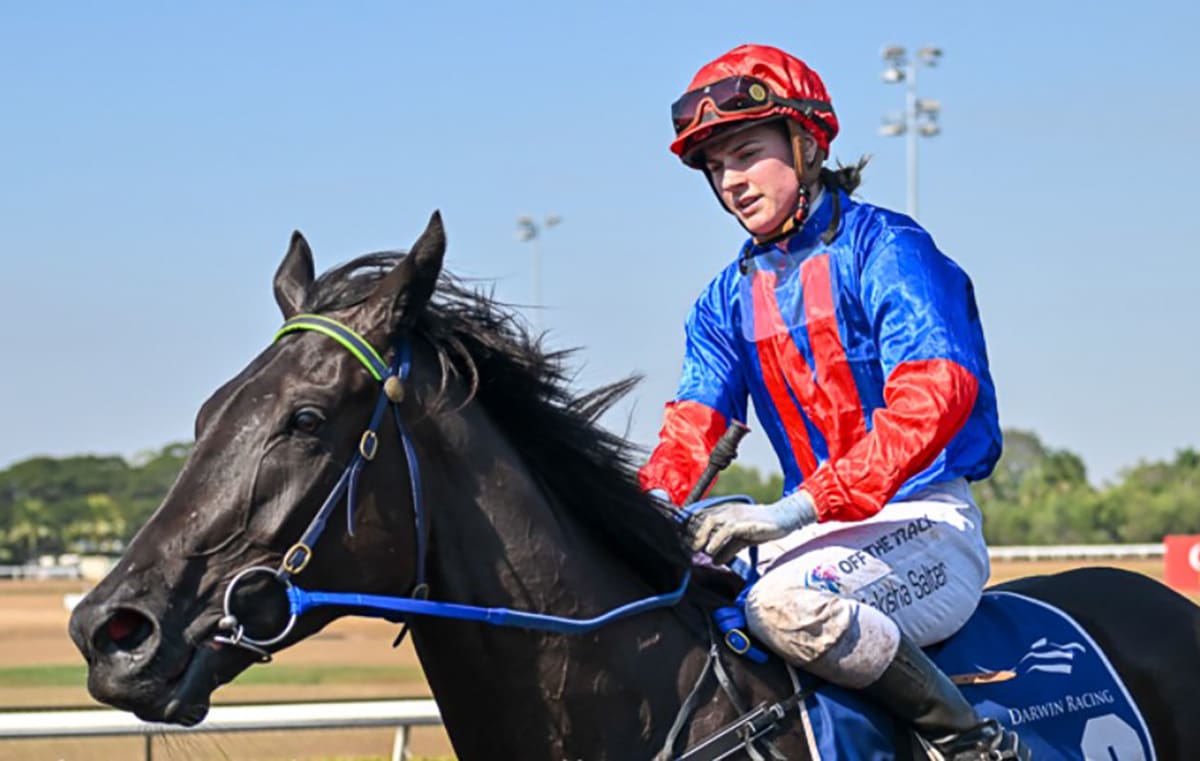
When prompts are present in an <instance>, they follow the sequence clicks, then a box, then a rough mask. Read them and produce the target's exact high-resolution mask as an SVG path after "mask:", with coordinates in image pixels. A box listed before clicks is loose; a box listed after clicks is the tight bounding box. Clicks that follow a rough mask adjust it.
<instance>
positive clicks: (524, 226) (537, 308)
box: [517, 214, 562, 329]
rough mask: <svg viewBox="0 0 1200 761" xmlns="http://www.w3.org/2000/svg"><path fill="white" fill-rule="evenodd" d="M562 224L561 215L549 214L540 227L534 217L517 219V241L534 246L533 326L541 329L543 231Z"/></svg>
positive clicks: (526, 216) (525, 216) (527, 216)
mask: <svg viewBox="0 0 1200 761" xmlns="http://www.w3.org/2000/svg"><path fill="white" fill-rule="evenodd" d="M561 223H562V216H561V215H559V214H547V215H546V218H545V219H544V220H543V221H542V224H541V225H539V224H538V223H537V222H536V221H535V220H534V218H533V217H531V216H529V215H524V216H520V217H517V240H519V241H522V242H526V241H528V242H530V243H532V244H533V324H534V326H535V327H537V328H539V329H540V328H541V323H542V314H541V313H542V247H541V238H542V230H547V229H549V228H551V227H554V226H555V225H558V224H561Z"/></svg>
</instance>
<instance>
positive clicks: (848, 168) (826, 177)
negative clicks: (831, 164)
mask: <svg viewBox="0 0 1200 761" xmlns="http://www.w3.org/2000/svg"><path fill="white" fill-rule="evenodd" d="M870 160H871V157H870V156H863V157H861V158H859V160H858V161H856V162H854V163H853V164H850V165H846V164H843V163H842V162H840V161H839V162H838V163H837V169H829V168H828V167H821V184H822V185H824V186H825V187H827V188H829V189H830V190H844V191H846V193H848V194H849V193H853V192H854V191H855V189H856V188H858V186H859V185H860V184H862V170H863V169H865V168H866V166H867V162H869V161H870Z"/></svg>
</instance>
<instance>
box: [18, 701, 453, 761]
mask: <svg viewBox="0 0 1200 761" xmlns="http://www.w3.org/2000/svg"><path fill="white" fill-rule="evenodd" d="M441 723H442V717H441V715H440V714H439V713H438V709H437V704H436V703H434V701H433V700H428V699H423V700H422V699H410V700H361V701H348V702H333V703H279V704H275V705H245V706H234V705H231V706H215V707H213V709H212V710H211V711H209V713H208V717H207V718H206V719H205V720H204V722H203V723H201V724H198V725H196V726H194V727H181V726H178V725H175V724H157V723H153V722H146V721H142V720H141V719H138V718H137V717H135V716H133V715H132V714H128V713H125V712H123V711H115V710H112V709H107V708H99V709H84V710H68V711H2V712H0V740H12V739H19V738H24V739H30V738H48V737H121V736H137V735H141V736H142V737H144V738H145V743H144V749H145V759H146V761H151V759H152V755H151V754H152V750H153V738H154V737H155V736H161V735H167V734H186V733H193V734H194V733H201V732H254V731H267V730H281V729H348V728H355V727H359V728H367V727H395V728H396V739H395V742H394V743H393V745H392V761H402V759H404V758H407V757H408V751H407V746H408V731H409V729H410V728H411V727H414V726H433V725H439V724H441Z"/></svg>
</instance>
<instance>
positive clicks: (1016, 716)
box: [804, 592, 1155, 761]
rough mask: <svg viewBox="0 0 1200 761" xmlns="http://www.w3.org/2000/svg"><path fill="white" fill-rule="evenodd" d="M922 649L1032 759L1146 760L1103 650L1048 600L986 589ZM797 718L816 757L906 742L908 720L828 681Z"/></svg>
mask: <svg viewBox="0 0 1200 761" xmlns="http://www.w3.org/2000/svg"><path fill="white" fill-rule="evenodd" d="M927 652H929V654H930V655H931V656H932V657H933V659H934V661H936V662H937V664H938V665H939V666H941V667H942V669H943V670H944V671H945V672H946V673H947V674H950V675H951V676H952V677H955V681H956V682H960V686H961V688H962V691H963V694H964V695H966V697H967V699H968V700H969V701H971V703H972V704H973V705H974V706H975V708H976V710H978V711H979V714H980V715H981V716H983V717H985V718H994V719H997V720H999V721H1000V722H1001V723H1002V724H1004V725H1005V726H1008V727H1011V728H1013V729H1014V730H1015V731H1016V732H1017V733H1018V735H1019V736H1020V738H1021V741H1022V742H1023V743H1026V744H1028V745H1029V746H1030V749H1031V751H1032V753H1033V758H1034V759H1037V760H1038V761H1041V760H1042V759H1045V760H1046V761H1050V760H1051V759H1053V760H1054V761H1059V760H1061V761H1075V760H1077V759H1086V760H1087V761H1154V760H1155V755H1154V747H1153V745H1152V744H1151V742H1150V734H1149V732H1148V730H1147V729H1146V723H1145V720H1144V719H1143V718H1142V714H1141V712H1140V711H1139V710H1138V708H1137V706H1136V705H1134V703H1133V699H1132V698H1131V697H1130V695H1129V692H1128V691H1127V690H1126V689H1125V685H1124V684H1123V683H1122V682H1121V679H1120V677H1119V676H1117V673H1116V671H1114V670H1113V667H1112V665H1111V664H1110V663H1109V661H1108V658H1107V657H1105V655H1104V653H1103V652H1101V650H1100V648H1099V647H1098V646H1097V645H1096V643H1095V642H1094V641H1093V640H1092V638H1091V637H1090V636H1089V635H1088V634H1087V632H1085V631H1084V630H1083V629H1082V628H1081V627H1080V626H1079V625H1078V624H1077V623H1075V621H1074V619H1072V618H1070V617H1069V616H1067V615H1066V614H1065V613H1063V612H1062V611H1060V610H1058V609H1057V608H1055V607H1053V606H1050V605H1047V604H1046V603H1043V602H1041V601H1039V600H1034V599H1032V598H1029V597H1025V596H1022V595H1018V594H1014V593H1011V592H986V593H985V594H984V595H983V600H982V602H980V604H979V608H978V610H977V611H976V612H975V615H974V616H972V618H971V620H970V621H968V622H967V625H966V626H965V627H963V629H962V630H961V631H960V632H959V633H958V634H956V635H954V636H953V637H951V638H950V639H949V640H947V641H946V642H944V643H941V644H938V645H934V646H932V647H930V648H927ZM967 675H970V678H969V680H967V679H964V677H967ZM964 681H969V682H974V683H963V682H964ZM804 718H805V730H806V734H807V736H808V741H809V745H810V750H811V752H812V755H813V757H814V758H816V759H820V761H868V760H869V761H884V760H885V759H894V758H896V751H895V750H894V749H895V748H896V747H907V739H906V737H907V732H908V728H907V727H905V726H901V725H900V723H899V722H898V721H897V720H895V719H893V718H892V717H891V716H890V715H888V714H887V712H886V711H885V710H884V709H882V708H881V707H879V706H877V705H874V704H872V703H871V702H869V701H868V700H866V699H865V698H863V697H861V696H859V695H858V694H857V693H854V692H853V691H850V690H845V689H841V688H838V687H835V686H833V685H823V686H821V688H820V689H819V690H818V691H817V692H816V693H814V694H813V695H812V696H810V697H809V698H808V700H807V701H806V702H805V704H804ZM904 757H907V756H904Z"/></svg>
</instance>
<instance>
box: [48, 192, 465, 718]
mask: <svg viewBox="0 0 1200 761" xmlns="http://www.w3.org/2000/svg"><path fill="white" fill-rule="evenodd" d="M445 245H446V244H445V236H444V233H443V230H442V223H441V218H440V216H439V215H438V214H436V213H435V214H434V215H433V217H432V218H431V220H430V222H429V225H428V227H427V229H426V230H425V232H424V233H423V234H422V235H421V236H420V238H419V240H418V241H417V242H416V244H415V245H414V246H413V248H412V249H411V251H410V253H409V254H408V255H406V256H403V257H399V258H398V257H396V256H391V257H387V256H382V255H381V256H378V257H375V258H373V259H372V258H370V257H368V258H367V259H368V261H367V262H366V264H367V265H368V266H362V262H361V261H360V264H359V266H358V271H359V272H360V273H365V274H362V275H361V276H358V275H355V274H354V273H350V274H348V275H347V273H342V274H343V275H345V276H344V277H341V278H340V279H339V282H338V283H336V284H334V285H333V287H331V288H316V287H314V269H313V258H312V252H311V250H310V249H309V246H308V243H307V242H306V241H305V239H304V238H303V236H301V235H300V233H298V232H297V233H295V234H294V235H293V237H292V241H291V245H290V247H289V249H288V252H287V254H286V255H285V257H284V259H283V262H282V263H281V264H280V266H279V269H278V271H277V273H276V275H275V283H274V288H275V298H276V301H277V302H278V304H279V306H280V308H281V310H282V311H283V316H284V319H285V321H286V320H293V319H294V318H297V316H299V315H304V314H310V315H311V314H314V313H316V314H317V315H318V316H317V317H316V318H313V319H320V317H321V316H322V315H323V316H327V317H329V318H331V319H332V320H334V321H336V323H337V324H339V325H341V326H345V327H348V328H349V329H350V332H351V333H353V334H356V335H357V337H359V338H360V339H363V341H364V342H365V343H366V344H368V345H369V346H378V347H392V346H395V345H396V344H397V342H398V341H399V340H400V339H401V337H402V336H405V335H406V334H407V333H409V332H411V331H412V330H413V327H414V326H415V325H416V323H417V321H418V320H419V318H420V315H421V311H422V310H423V309H424V307H425V305H426V303H427V302H428V301H429V299H430V296H431V294H432V293H433V290H434V286H435V284H436V282H437V280H438V276H439V273H440V271H441V266H442V258H443V254H444V252H445ZM392 264H394V266H390V268H388V269H381V268H382V267H383V265H392ZM285 324H287V323H285ZM318 327H319V325H318ZM426 364H428V363H426ZM431 377H432V374H431V373H430V374H425V373H423V372H422V371H421V370H420V369H418V370H416V371H415V372H414V373H413V374H412V375H411V377H409V378H408V382H409V385H410V386H412V387H414V388H419V387H420V386H421V384H423V383H426V384H428V383H429V382H430V381H429V379H430V378H431ZM379 393H380V385H379V383H378V382H376V379H375V378H373V377H372V374H371V372H370V367H369V365H368V366H367V367H364V361H363V360H362V359H361V358H360V357H358V356H357V355H356V354H355V353H353V352H351V351H343V350H338V349H337V347H336V345H335V344H333V343H332V342H331V341H330V340H329V338H328V337H327V336H326V335H322V334H321V333H320V331H318V330H312V329H307V330H300V331H294V332H289V333H285V331H281V336H280V339H279V340H277V341H275V342H274V343H273V344H272V345H271V346H269V347H268V348H267V349H266V350H264V351H263V352H262V353H261V354H259V355H258V356H257V357H256V358H255V359H254V360H253V361H252V362H251V363H250V364H249V365H248V366H247V367H246V368H245V369H244V370H242V372H241V373H239V374H238V375H237V376H236V377H235V378H233V379H232V380H230V381H229V382H227V383H226V384H225V385H224V386H222V387H221V388H220V389H218V390H217V392H216V393H215V394H213V395H212V396H211V397H210V398H209V399H208V400H207V401H206V402H205V403H204V405H203V406H202V408H201V409H200V412H199V414H198V416H197V418H196V432H195V433H196V441H195V447H194V448H193V450H192V452H191V454H190V456H189V457H188V459H187V461H186V463H185V464H184V467H183V469H182V470H181V472H180V474H179V477H178V479H177V481H176V483H175V484H174V486H173V487H172V488H171V490H170V492H169V493H168V495H167V497H166V498H165V500H164V501H163V503H162V505H161V506H160V507H159V508H158V510H157V511H156V512H155V513H154V515H153V516H152V517H151V519H150V520H149V521H148V522H147V523H146V524H145V525H144V526H143V527H142V528H141V530H140V531H138V533H137V535H136V536H135V537H134V538H133V540H132V541H131V542H130V544H129V545H128V547H127V549H126V551H125V553H124V554H123V556H122V558H121V559H120V561H119V563H118V565H117V566H116V567H115V568H114V569H113V571H112V572H111V573H110V574H109V575H108V576H107V577H106V578H105V579H104V580H103V581H102V582H101V583H100V584H99V585H98V586H97V587H96V588H95V589H94V590H92V591H91V592H90V593H89V594H88V595H87V596H86V598H85V599H84V600H83V601H81V602H80V603H79V605H78V606H77V607H76V608H75V610H74V612H73V613H72V615H71V621H70V634H71V637H72V639H73V640H74V641H75V644H76V645H77V646H78V647H79V649H80V651H81V652H82V653H83V655H84V657H85V658H86V660H87V663H88V689H89V691H90V692H91V694H92V695H93V696H94V697H95V698H96V699H98V700H100V701H103V702H106V703H110V704H112V705H114V706H117V707H119V708H124V709H127V710H130V711H132V712H134V713H136V714H137V715H138V716H140V717H141V718H143V719H148V720H161V721H173V722H179V723H183V724H194V723H196V722H198V721H200V720H201V719H203V717H204V716H205V714H206V713H207V710H208V705H209V701H210V696H211V693H212V692H213V690H214V689H215V688H216V687H218V686H219V685H221V684H224V683H226V682H228V681H230V680H231V679H233V678H234V677H235V676H236V675H237V674H239V673H240V672H241V671H243V670H244V669H246V668H247V667H248V666H250V665H251V664H252V663H254V662H255V661H256V660H259V659H261V658H260V656H261V655H262V654H263V652H262V649H261V648H257V649H256V648H253V647H236V646H232V645H234V644H238V643H237V642H236V641H232V642H231V640H238V639H245V640H247V641H270V640H272V639H275V638H276V636H277V633H279V632H284V631H285V630H286V635H285V636H283V637H282V638H279V639H278V641H276V642H273V643H272V644H273V646H274V647H275V648H282V647H285V646H287V645H289V644H292V643H294V642H296V641H299V640H300V639H303V638H304V637H306V636H308V635H310V634H312V633H313V632H315V631H317V630H319V629H320V628H321V627H323V626H325V625H326V624H328V623H329V621H331V620H332V619H333V618H334V617H335V614H334V613H332V612H330V611H328V610H321V611H315V612H313V613H312V614H310V615H306V616H303V617H301V619H300V620H299V621H296V622H294V623H295V626H294V627H291V628H288V626H287V624H288V620H289V612H288V602H287V599H286V597H285V596H284V594H283V591H284V589H285V588H284V587H283V586H282V585H281V584H280V583H279V582H278V579H276V578H274V574H272V573H250V574H243V575H242V576H241V577H240V583H238V584H236V585H232V586H231V581H232V580H233V579H234V578H235V577H236V576H238V574H239V573H240V572H242V571H244V570H245V569H277V568H281V567H285V566H287V564H288V563H290V564H291V570H292V571H294V574H292V575H295V574H301V573H302V574H303V578H304V580H305V581H306V582H309V583H317V584H319V585H320V586H321V587H322V588H327V589H333V590H338V589H345V590H353V591H358V592H373V593H378V594H393V595H399V594H405V593H406V592H408V591H410V590H411V588H412V587H413V585H414V583H415V581H416V579H417V575H418V572H419V571H418V566H417V558H416V553H415V552H414V548H415V547H416V545H417V537H416V533H415V532H416V531H417V528H416V523H415V521H414V520H413V506H412V504H411V501H410V500H409V499H408V498H407V497H406V495H407V494H409V493H410V490H409V489H408V484H407V483H406V480H405V473H404V469H403V468H399V469H396V468H362V472H361V474H355V478H356V479H357V478H358V476H359V475H361V480H362V482H363V483H362V486H361V487H360V491H361V494H360V495H359V496H360V498H359V500H358V504H357V506H356V510H355V511H354V514H349V511H348V510H347V521H350V522H351V523H350V524H349V525H347V526H346V528H342V526H343V525H344V524H342V522H341V519H340V515H334V514H330V515H327V516H326V517H328V518H330V524H331V525H332V526H333V527H334V528H335V529H337V530H331V531H329V532H326V534H325V537H324V539H323V540H322V541H321V542H320V544H319V547H315V546H314V547H309V548H307V552H305V551H304V549H296V547H295V545H296V544H297V540H298V539H299V538H301V537H302V536H307V534H306V525H309V526H310V528H311V525H310V524H311V521H312V520H313V517H314V516H315V515H317V514H318V512H320V511H321V508H322V504H323V500H325V499H326V496H327V495H329V494H330V492H331V490H333V489H334V488H335V486H336V485H337V484H338V483H339V481H340V480H341V479H342V478H343V476H344V475H345V471H346V468H347V461H348V460H349V459H350V456H351V455H353V454H354V453H355V452H360V451H364V448H365V447H367V446H368V445H369V444H368V442H367V441H366V440H365V439H366V437H365V436H364V429H365V428H366V427H368V425H369V423H370V418H371V417H372V411H373V409H375V408H376V406H377V397H378V396H379ZM400 393H403V392H402V391H401V390H400V389H397V388H393V389H392V390H391V392H390V395H393V396H399V394H400ZM421 395H422V394H421V392H417V393H413V392H412V390H411V389H409V390H408V398H406V399H403V400H401V401H399V403H398V404H397V405H396V406H397V411H398V413H399V414H401V415H403V416H406V417H410V418H412V419H414V420H415V419H417V418H420V417H421V414H420V412H419V411H418V410H417V409H416V407H417V404H418V401H417V400H418V398H419V397H420V396H421ZM394 435H395V434H394V432H392V433H389V431H388V430H387V429H385V428H380V431H379V433H378V437H379V438H378V439H377V440H376V441H375V442H372V443H373V444H374V445H375V446H378V447H379V448H382V447H384V446H390V447H398V442H395V441H394V440H391V439H390V438H389V437H391V438H394ZM372 454H373V453H372ZM393 456H395V457H401V455H398V454H397V455H393ZM356 486H357V484H356ZM385 496H386V504H384V501H385V500H384V497H385ZM326 512H327V513H339V512H340V510H338V511H326ZM351 533H352V536H351ZM289 548H291V554H290V555H288V557H287V562H285V554H286V553H288V552H289ZM310 561H311V562H310ZM231 616H232V617H233V622H232V624H233V625H236V627H238V629H239V630H237V631H231V628H232V626H231V621H230V618H231ZM256 650H257V652H256Z"/></svg>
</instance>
